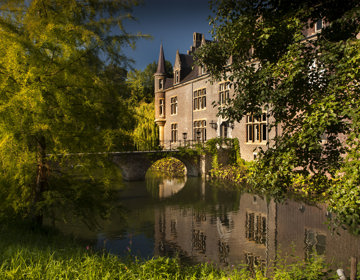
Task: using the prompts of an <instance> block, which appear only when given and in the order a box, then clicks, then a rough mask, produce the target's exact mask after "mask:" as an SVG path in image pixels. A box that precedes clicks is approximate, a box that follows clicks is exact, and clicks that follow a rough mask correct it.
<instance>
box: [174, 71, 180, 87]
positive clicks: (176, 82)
mask: <svg viewBox="0 0 360 280" xmlns="http://www.w3.org/2000/svg"><path fill="white" fill-rule="evenodd" d="M179 82H180V73H179V70H176V71H175V84H178V83H179Z"/></svg>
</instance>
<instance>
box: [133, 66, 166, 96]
mask: <svg viewBox="0 0 360 280" xmlns="http://www.w3.org/2000/svg"><path fill="white" fill-rule="evenodd" d="M156 69H157V63H156V62H155V61H154V62H153V63H150V64H149V65H148V66H146V68H145V69H144V71H141V70H137V69H134V70H133V71H130V72H128V75H127V85H128V88H129V91H130V94H131V97H130V98H131V100H132V101H134V102H140V101H145V102H147V103H150V102H153V100H154V73H155V72H156ZM165 71H166V74H167V76H168V77H172V76H173V70H172V65H171V63H170V62H169V61H167V60H166V61H165Z"/></svg>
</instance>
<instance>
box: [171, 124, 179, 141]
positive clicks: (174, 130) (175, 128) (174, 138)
mask: <svg viewBox="0 0 360 280" xmlns="http://www.w3.org/2000/svg"><path fill="white" fill-rule="evenodd" d="M177 140H178V125H177V123H172V124H171V142H176V141H177Z"/></svg>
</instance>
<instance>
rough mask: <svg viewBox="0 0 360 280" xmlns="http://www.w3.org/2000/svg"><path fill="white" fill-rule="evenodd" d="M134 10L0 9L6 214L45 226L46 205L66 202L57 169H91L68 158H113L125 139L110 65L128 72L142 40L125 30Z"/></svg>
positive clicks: (50, 1) (118, 5)
mask: <svg viewBox="0 0 360 280" xmlns="http://www.w3.org/2000/svg"><path fill="white" fill-rule="evenodd" d="M132 4H136V3H135V2H133V1H115V0H114V1H100V0H99V1H92V0H91V1H90V0H83V1H77V0H67V1H63V0H41V1H37V0H33V1H18V0H8V1H0V42H1V44H0V92H1V95H0V143H1V144H0V168H1V176H0V180H1V192H0V193H1V207H0V210H1V213H4V211H5V210H7V211H15V212H18V213H21V214H25V215H31V216H33V217H34V218H35V220H37V222H38V223H41V217H42V213H43V212H44V211H45V210H44V209H46V205H48V203H49V200H51V199H55V197H56V196H57V195H59V196H61V195H62V192H61V190H56V185H55V184H54V183H53V182H55V181H56V180H50V179H51V178H54V177H59V176H63V174H62V173H63V171H65V168H60V169H59V168H57V171H55V167H58V166H59V165H61V163H66V165H68V166H69V164H70V163H72V164H73V165H75V166H76V165H78V164H79V163H76V162H80V165H79V166H85V165H86V164H85V162H86V160H87V158H86V157H83V158H80V157H71V158H70V157H64V155H65V154H67V153H79V152H84V153H89V152H94V153H96V152H104V151H109V150H111V149H114V148H116V145H117V144H119V143H120V142H121V139H124V138H126V137H128V136H126V129H124V127H125V128H126V125H124V124H126V123H127V119H128V110H127V108H126V106H125V104H124V103H123V101H122V100H121V96H114V93H113V91H112V90H111V89H112V87H111V86H109V84H107V81H109V77H108V76H106V71H105V70H106V67H105V65H115V66H118V67H125V66H126V64H127V60H126V59H125V58H124V56H123V55H122V53H121V48H122V46H123V45H124V44H129V43H130V44H131V43H133V42H134V40H135V39H136V38H138V37H137V36H132V35H129V34H128V33H126V32H125V30H124V29H123V27H122V21H123V20H124V19H126V18H129V17H130V16H129V12H130V11H131V10H130V9H131V5H132ZM109 106H111V107H109ZM109 112H111V113H112V114H111V115H109ZM112 117H114V118H112ZM49 160H50V161H49ZM55 163H56V164H55ZM90 178H91V177H90ZM70 191H71V192H73V196H76V191H74V190H70Z"/></svg>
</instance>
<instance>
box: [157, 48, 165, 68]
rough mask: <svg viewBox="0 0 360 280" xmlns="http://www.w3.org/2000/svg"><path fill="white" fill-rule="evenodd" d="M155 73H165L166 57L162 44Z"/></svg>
mask: <svg viewBox="0 0 360 280" xmlns="http://www.w3.org/2000/svg"><path fill="white" fill-rule="evenodd" d="M155 74H165V57H164V50H163V45H162V44H161V45H160V53H159V60H158V65H157V70H156V73H155Z"/></svg>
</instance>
